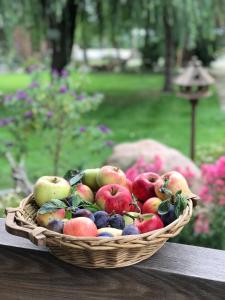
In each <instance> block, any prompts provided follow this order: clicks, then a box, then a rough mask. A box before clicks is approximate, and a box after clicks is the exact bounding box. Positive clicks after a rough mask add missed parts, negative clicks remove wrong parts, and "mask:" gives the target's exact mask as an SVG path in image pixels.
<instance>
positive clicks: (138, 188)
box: [132, 172, 160, 202]
mask: <svg viewBox="0 0 225 300" xmlns="http://www.w3.org/2000/svg"><path fill="white" fill-rule="evenodd" d="M159 179H160V176H159V175H158V174H156V173H153V172H146V173H142V174H140V175H138V176H137V177H136V178H135V180H134V182H133V184H132V191H133V194H134V195H135V197H137V199H138V200H141V201H142V202H144V201H146V200H147V199H149V198H152V197H155V196H156V193H155V185H156V182H157V180H159Z"/></svg>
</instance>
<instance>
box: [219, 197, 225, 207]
mask: <svg viewBox="0 0 225 300" xmlns="http://www.w3.org/2000/svg"><path fill="white" fill-rule="evenodd" d="M219 205H225V196H224V195H222V196H221V197H220V198H219Z"/></svg>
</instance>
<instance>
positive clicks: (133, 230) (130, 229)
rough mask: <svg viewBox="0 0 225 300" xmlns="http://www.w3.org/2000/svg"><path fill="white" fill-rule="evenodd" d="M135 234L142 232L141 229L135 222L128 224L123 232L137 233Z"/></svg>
mask: <svg viewBox="0 0 225 300" xmlns="http://www.w3.org/2000/svg"><path fill="white" fill-rule="evenodd" d="M135 234H140V231H139V229H138V228H137V226H135V225H133V224H130V225H127V226H126V227H125V228H124V230H123V232H122V235H135Z"/></svg>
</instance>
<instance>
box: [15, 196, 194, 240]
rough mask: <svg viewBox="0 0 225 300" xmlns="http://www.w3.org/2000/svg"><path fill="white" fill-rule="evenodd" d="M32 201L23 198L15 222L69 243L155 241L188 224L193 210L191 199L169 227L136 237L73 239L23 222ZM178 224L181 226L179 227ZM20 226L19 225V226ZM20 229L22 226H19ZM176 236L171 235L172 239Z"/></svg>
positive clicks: (28, 198) (31, 197)
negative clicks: (25, 210)
mask: <svg viewBox="0 0 225 300" xmlns="http://www.w3.org/2000/svg"><path fill="white" fill-rule="evenodd" d="M33 201H34V196H33V193H32V194H30V195H29V196H28V197H26V198H24V199H23V200H22V201H21V202H20V205H19V207H18V208H17V209H15V210H16V220H17V221H19V222H21V223H22V224H23V225H24V226H25V227H27V228H30V229H32V230H34V229H36V228H43V231H42V234H44V235H45V236H46V238H47V239H48V238H52V237H56V238H58V239H62V240H64V239H65V241H67V240H69V241H71V242H79V241H80V242H91V241H93V242H94V241H96V242H97V241H102V240H104V241H106V242H107V241H119V240H126V241H132V240H137V239H140V240H141V239H143V238H147V237H149V238H150V237H151V239H155V238H157V237H158V236H159V235H160V236H161V235H162V234H165V235H167V234H168V235H169V234H170V230H171V229H172V228H174V227H176V226H177V227H178V228H180V227H182V228H183V226H184V225H185V224H186V223H188V222H189V219H190V218H191V216H192V210H193V203H192V200H191V198H190V199H188V205H187V207H186V208H185V210H184V211H183V214H182V215H180V216H179V217H178V218H177V219H176V220H175V221H173V222H172V223H170V224H169V225H167V226H165V227H163V228H161V229H157V230H153V231H149V232H146V233H141V234H137V235H123V236H116V237H75V236H71V235H66V234H63V233H57V232H55V231H52V230H49V229H47V228H45V227H41V226H38V225H36V224H32V223H30V222H28V221H27V220H26V221H25V220H24V219H22V218H21V216H22V215H23V210H24V208H25V207H26V205H27V204H29V203H30V202H33ZM188 216H189V218H188V221H185V223H184V222H183V221H184V220H186V218H187V217H188ZM179 224H180V225H181V226H179ZM20 226H21V225H20ZM21 227H22V226H21ZM175 235H177V234H172V236H170V237H173V236H175Z"/></svg>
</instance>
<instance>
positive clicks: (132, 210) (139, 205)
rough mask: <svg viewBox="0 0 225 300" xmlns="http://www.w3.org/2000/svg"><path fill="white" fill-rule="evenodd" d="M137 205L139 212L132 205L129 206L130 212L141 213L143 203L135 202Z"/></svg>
mask: <svg viewBox="0 0 225 300" xmlns="http://www.w3.org/2000/svg"><path fill="white" fill-rule="evenodd" d="M137 205H138V207H139V208H140V210H139V209H138V208H137V207H136V206H135V205H134V204H131V205H130V212H140V211H141V212H142V207H143V203H142V202H141V201H137Z"/></svg>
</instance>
